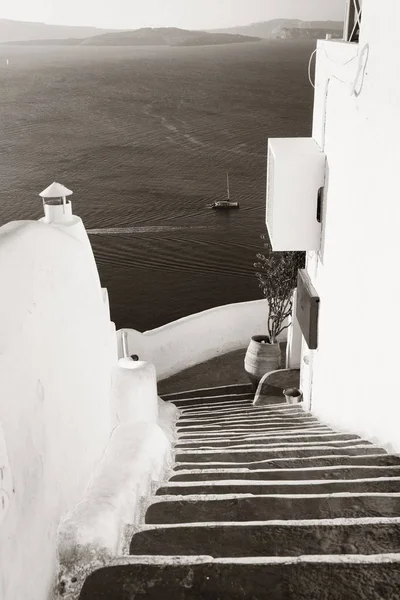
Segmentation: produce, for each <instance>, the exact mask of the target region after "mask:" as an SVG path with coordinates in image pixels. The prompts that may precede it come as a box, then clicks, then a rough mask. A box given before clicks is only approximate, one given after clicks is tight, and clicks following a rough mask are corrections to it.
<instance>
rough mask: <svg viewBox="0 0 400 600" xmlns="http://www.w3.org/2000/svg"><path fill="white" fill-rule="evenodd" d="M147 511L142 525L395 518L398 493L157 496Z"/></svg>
mask: <svg viewBox="0 0 400 600" xmlns="http://www.w3.org/2000/svg"><path fill="white" fill-rule="evenodd" d="M159 498H160V501H159V502H155V503H154V504H152V505H151V506H149V508H148V509H147V512H146V516H145V523H146V524H163V523H200V522H203V523H204V522H209V521H225V522H226V521H250V520H251V521H267V520H275V519H284V520H290V519H315V518H319V519H327V518H330V519H334V518H346V519H354V518H360V517H377V516H381V517H399V516H400V493H397V494H396V493H395V494H362V493H359V494H349V493H346V494H342V495H341V494H326V495H324V494H315V495H312V494H304V495H289V494H285V495H275V496H250V495H247V496H246V495H245V494H243V495H238V494H235V495H234V494H232V495H229V494H227V495H220V496H212V495H210V496H206V495H198V496H196V495H193V496H160V497H159Z"/></svg>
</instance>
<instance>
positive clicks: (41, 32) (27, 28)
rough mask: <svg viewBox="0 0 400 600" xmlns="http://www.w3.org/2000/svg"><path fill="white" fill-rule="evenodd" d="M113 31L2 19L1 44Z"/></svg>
mask: <svg viewBox="0 0 400 600" xmlns="http://www.w3.org/2000/svg"><path fill="white" fill-rule="evenodd" d="M111 31H115V30H113V29H98V28H97V27H78V26H77V27H73V26H70V25H46V23H30V22H25V21H12V20H10V19H0V43H4V42H16V41H21V42H23V41H28V40H47V39H50V38H51V39H54V40H56V39H67V38H80V39H82V38H87V37H91V36H93V35H99V34H102V33H107V32H111Z"/></svg>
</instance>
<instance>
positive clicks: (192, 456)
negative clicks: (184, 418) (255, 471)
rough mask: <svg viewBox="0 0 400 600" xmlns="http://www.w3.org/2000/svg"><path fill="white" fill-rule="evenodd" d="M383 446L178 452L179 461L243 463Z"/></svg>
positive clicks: (347, 453)
mask: <svg viewBox="0 0 400 600" xmlns="http://www.w3.org/2000/svg"><path fill="white" fill-rule="evenodd" d="M383 452H384V449H383V448H375V447H374V446H367V447H360V446H358V447H354V448H350V447H344V448H335V447H329V446H328V447H325V446H324V447H322V446H314V447H308V446H307V447H299V448H287V449H273V448H271V449H268V448H259V449H254V450H253V449H249V450H245V449H235V448H231V449H228V450H226V451H225V452H224V451H223V450H220V449H218V448H217V449H215V450H196V451H194V450H181V449H180V450H179V452H177V454H176V457H175V459H176V461H177V462H192V463H209V462H219V463H243V462H259V461H262V460H264V459H268V458H270V459H277V458H284V459H288V458H305V457H307V456H308V457H310V456H312V457H318V456H330V455H338V456H358V455H364V456H366V455H367V454H383Z"/></svg>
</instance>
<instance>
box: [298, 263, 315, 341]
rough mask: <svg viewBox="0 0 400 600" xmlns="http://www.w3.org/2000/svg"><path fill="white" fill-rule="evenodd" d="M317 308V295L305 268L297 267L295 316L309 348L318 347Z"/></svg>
mask: <svg viewBox="0 0 400 600" xmlns="http://www.w3.org/2000/svg"><path fill="white" fill-rule="evenodd" d="M318 309H319V296H318V294H317V292H316V291H315V288H314V287H313V285H312V283H311V279H310V277H309V275H308V273H307V271H306V270H305V269H299V272H298V275H297V302H296V317H297V320H298V322H299V325H300V329H301V331H302V333H303V336H304V339H305V340H306V342H307V346H308V347H309V348H310V350H316V349H317V347H318Z"/></svg>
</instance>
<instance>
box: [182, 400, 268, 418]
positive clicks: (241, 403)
mask: <svg viewBox="0 0 400 600" xmlns="http://www.w3.org/2000/svg"><path fill="white" fill-rule="evenodd" d="M179 408H180V410H181V411H182V415H184V414H185V415H186V414H187V415H191V414H193V415H197V414H199V415H200V416H201V415H207V414H209V413H213V414H214V413H216V414H217V413H220V412H223V413H225V412H229V411H231V410H235V411H236V410H255V409H257V407H256V406H254V405H253V400H252V398H247V399H244V400H232V402H213V403H212V404H209V403H207V404H204V403H201V404H198V405H193V406H188V407H185V408H183V407H179ZM258 410H259V409H258Z"/></svg>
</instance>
